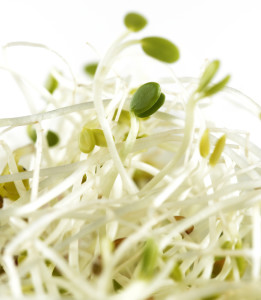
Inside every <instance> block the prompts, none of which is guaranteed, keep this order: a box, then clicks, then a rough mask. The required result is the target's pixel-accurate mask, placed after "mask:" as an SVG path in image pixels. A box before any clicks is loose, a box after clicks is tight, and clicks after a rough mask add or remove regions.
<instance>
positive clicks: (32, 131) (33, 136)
mask: <svg viewBox="0 0 261 300" xmlns="http://www.w3.org/2000/svg"><path fill="white" fill-rule="evenodd" d="M26 132H27V135H28V136H29V138H30V139H31V140H32V141H33V142H34V143H35V142H36V140H37V134H36V130H35V129H34V128H33V125H28V126H27V128H26Z"/></svg>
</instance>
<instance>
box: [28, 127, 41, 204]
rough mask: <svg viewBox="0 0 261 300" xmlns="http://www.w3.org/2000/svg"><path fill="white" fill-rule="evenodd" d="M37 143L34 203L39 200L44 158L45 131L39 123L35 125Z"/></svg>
mask: <svg viewBox="0 0 261 300" xmlns="http://www.w3.org/2000/svg"><path fill="white" fill-rule="evenodd" d="M35 129H36V134H37V141H36V155H35V162H34V171H33V180H32V187H31V188H32V192H31V198H30V201H31V202H33V201H35V200H37V194H38V185H39V177H40V169H41V158H42V147H43V145H42V143H43V138H44V137H43V131H42V128H41V125H40V124H39V123H37V124H36V125H35Z"/></svg>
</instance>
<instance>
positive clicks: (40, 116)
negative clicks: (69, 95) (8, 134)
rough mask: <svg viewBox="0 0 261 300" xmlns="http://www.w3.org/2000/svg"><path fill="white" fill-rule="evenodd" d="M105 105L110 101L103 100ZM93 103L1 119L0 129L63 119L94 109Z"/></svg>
mask: <svg viewBox="0 0 261 300" xmlns="http://www.w3.org/2000/svg"><path fill="white" fill-rule="evenodd" d="M103 101H104V103H105V104H107V103H109V101H110V100H103ZM93 108H94V103H93V102H85V103H80V104H74V105H70V106H66V107H62V108H57V109H55V110H51V111H48V112H44V113H37V114H33V115H29V116H23V117H16V118H3V119H0V127H4V126H23V125H27V124H31V123H36V122H41V121H43V120H48V119H52V118H56V117H61V116H64V115H66V114H70V113H74V112H80V111H82V110H88V109H93Z"/></svg>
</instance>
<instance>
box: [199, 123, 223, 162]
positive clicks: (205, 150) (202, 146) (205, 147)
mask: <svg viewBox="0 0 261 300" xmlns="http://www.w3.org/2000/svg"><path fill="white" fill-rule="evenodd" d="M225 144H226V135H225V134H224V135H222V136H221V137H220V138H219V139H218V140H217V142H216V145H215V147H214V150H213V152H212V154H211V155H210V158H209V164H210V165H211V166H212V167H214V166H215V165H216V164H217V163H218V161H219V159H220V157H221V154H222V152H223V150H224V147H225ZM199 152H200V155H201V156H202V157H204V158H206V157H207V156H208V155H209V152H210V141H209V129H208V128H207V129H206V130H205V131H204V133H203V135H202V137H201V139H200V143H199Z"/></svg>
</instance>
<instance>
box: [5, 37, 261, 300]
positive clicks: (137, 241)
mask: <svg viewBox="0 0 261 300" xmlns="http://www.w3.org/2000/svg"><path fill="white" fill-rule="evenodd" d="M125 37H126V34H125V35H123V36H122V37H121V39H119V40H117V41H116V42H115V44H114V45H112V47H111V48H110V50H109V51H108V53H107V54H106V55H105V58H104V59H102V60H101V62H100V64H99V66H98V69H97V71H96V75H95V77H94V79H93V80H91V79H90V80H89V82H87V83H80V82H79V80H78V79H77V77H76V76H75V75H74V74H73V73H72V72H71V69H70V67H69V66H68V65H67V63H66V61H65V60H63V58H62V57H61V56H60V55H58V54H57V53H55V52H54V51H52V50H50V49H48V48H47V47H46V46H43V45H40V44H32V43H27V42H16V43H10V44H7V45H5V46H4V47H3V49H4V51H5V52H6V53H8V50H9V48H11V47H21V46H27V47H40V48H44V49H46V50H48V51H52V53H54V55H56V56H57V59H62V60H63V61H64V63H65V67H66V68H68V69H69V70H70V72H71V76H65V75H63V74H61V73H60V72H57V71H56V70H54V71H53V72H52V76H53V77H55V78H56V80H57V81H58V82H59V85H58V88H57V89H56V90H55V92H54V93H53V94H51V93H49V92H48V90H46V89H45V87H44V86H39V85H37V84H35V83H33V82H32V81H30V80H28V79H27V78H25V77H24V76H23V75H22V74H20V73H18V72H17V71H16V70H14V69H13V68H11V67H10V66H9V65H8V63H7V62H6V63H4V62H3V63H2V64H1V66H0V68H1V70H3V71H4V72H7V73H10V74H11V75H12V76H13V78H14V79H15V81H16V82H17V84H18V86H19V87H20V88H21V89H22V90H23V91H25V90H26V89H28V87H29V88H30V89H33V90H34V91H37V92H38V93H39V96H40V97H41V98H42V99H44V101H45V102H46V106H45V109H44V110H42V111H40V112H39V111H38V112H35V111H34V108H33V105H32V103H31V101H30V99H29V98H28V105H29V107H30V108H31V109H32V114H31V115H28V116H21V117H17V118H5V119H0V126H1V128H2V131H1V134H0V145H1V147H2V149H3V151H4V152H5V158H4V159H5V163H4V165H6V164H7V165H8V166H9V170H10V174H5V175H2V176H0V183H1V184H3V183H6V182H14V183H15V187H16V189H17V192H18V194H19V197H18V199H17V200H16V201H12V200H10V199H8V198H4V199H3V207H2V208H1V209H0V229H1V238H0V251H1V252H0V253H1V256H0V297H1V299H92V300H102V299H103V300H104V299H107V300H118V299H119V300H120V299H131V300H142V299H154V300H158V299H159V300H160V299H166V300H181V299H190V300H192V299H195V300H197V299H245V298H244V297H247V299H259V298H258V297H259V296H260V295H261V287H260V267H261V260H260V258H261V230H260V229H261V228H260V202H261V193H260V188H261V169H260V167H261V148H260V147H258V146H257V145H255V143H254V142H253V140H252V139H251V132H249V131H248V130H247V129H246V130H244V128H240V129H238V128H236V127H235V128H226V126H225V125H224V126H222V109H223V108H222V106H221V105H219V104H218V103H219V102H220V103H223V104H224V103H225V102H226V101H227V102H229V101H231V103H233V105H235V107H236V111H235V113H234V114H235V115H236V114H237V112H238V111H241V113H242V112H244V111H245V112H246V119H245V120H244V122H246V123H247V122H248V119H247V118H250V114H249V111H251V113H253V114H252V118H256V119H258V116H259V112H260V111H261V109H260V107H259V106H258V104H256V103H255V102H254V101H252V100H251V99H249V98H248V97H246V96H244V95H243V94H240V93H239V92H238V91H236V90H234V89H232V88H228V87H226V88H224V89H223V90H222V92H220V93H219V94H218V95H216V96H215V97H213V99H212V98H206V99H205V100H204V101H202V102H199V103H197V104H196V105H194V106H193V107H191V106H189V105H188V101H189V99H190V97H191V95H192V94H193V92H194V91H195V90H196V88H197V85H198V79H195V78H177V77H175V75H174V73H173V72H171V75H168V76H167V77H166V78H158V79H157V82H158V83H159V84H160V85H161V88H162V91H163V92H164V94H165V95H166V101H165V104H164V105H163V106H162V108H161V109H160V110H159V111H157V112H156V113H155V114H153V115H152V116H151V117H149V118H145V119H135V118H132V119H131V121H130V122H129V123H128V122H125V123H124V122H118V120H119V118H120V114H121V112H122V110H124V111H129V103H130V100H131V97H132V92H131V91H132V89H133V88H135V87H137V86H133V81H132V78H131V77H130V76H128V77H126V76H125V77H124V76H120V75H119V74H118V73H116V72H114V69H113V68H114V62H115V61H116V60H117V57H118V55H121V52H122V50H123V49H121V47H120V46H119V45H121V44H120V43H121V40H122V39H123V38H125ZM130 44H131V43H130ZM123 54H124V51H123ZM151 63H152V64H154V63H155V64H156V62H155V61H154V60H153V59H151ZM171 68H172V67H171ZM167 70H168V71H167ZM166 71H167V74H170V72H169V67H166ZM147 81H148V80H147ZM145 82H146V78H144V81H142V82H140V85H141V84H143V83H145ZM25 87H26V89H25ZM26 96H27V95H26V93H25V99H27V98H26ZM221 99H226V100H225V101H223V102H222V100H221ZM213 105H217V107H218V105H219V109H220V111H218V110H217V113H216V114H217V120H220V122H219V124H218V125H217V124H216V123H215V120H213V119H212V118H211V117H210V118H208V114H207V113H204V112H205V110H206V109H207V110H208V109H209V108H210V109H211V107H212V106H213ZM225 109H226V107H224V110H225ZM232 118H233V117H232ZM88 123H90V124H95V126H96V127H97V128H100V129H102V130H103V132H104V136H105V138H106V141H107V147H99V146H95V148H94V150H93V151H92V152H90V153H88V154H85V153H81V151H80V149H79V144H78V139H79V134H80V131H81V129H82V128H83V126H84V125H85V124H88ZM32 124H33V125H34V128H35V130H36V134H37V141H36V143H35V144H34V143H33V142H32V141H31V140H30V139H29V138H28V137H27V136H26V135H25V138H24V144H22V145H17V147H15V148H14V147H13V148H11V146H10V145H9V144H10V140H9V136H10V133H12V134H13V133H14V132H15V131H16V130H17V129H19V128H21V126H23V127H24V132H26V127H27V126H28V125H32ZM242 127H243V125H242ZM48 128H55V130H56V132H57V134H58V135H59V138H60V143H59V144H58V145H57V146H55V147H53V148H49V147H48V144H47V142H46V138H45V134H46V131H47V129H48ZM206 128H208V129H209V134H210V148H211V150H210V151H212V150H213V148H214V146H215V143H216V141H217V140H218V139H219V138H220V136H221V135H223V134H226V145H225V148H224V150H223V152H222V154H221V157H220V159H219V161H218V163H217V164H216V165H215V166H211V165H210V164H209V162H208V158H204V157H202V156H201V155H200V151H199V147H200V139H201V137H202V134H203V133H204V131H205V129H206ZM186 131H187V132H186ZM12 145H13V144H12ZM18 164H19V165H20V164H21V165H23V166H24V167H25V169H26V170H25V171H24V172H18ZM25 179H29V186H30V188H29V189H26V187H25V185H24V182H25ZM183 217H184V218H183ZM189 228H190V230H188V229H189ZM148 240H154V241H155V243H156V245H157V248H158V253H157V259H156V265H155V272H154V274H153V275H152V276H151V277H150V278H149V279H148V278H146V279H144V278H142V277H140V276H139V272H140V271H139V270H140V268H141V265H140V261H141V259H142V255H143V252H144V247H145V246H144V245H146V241H148ZM116 241H119V245H118V246H117V247H116V246H115V244H116ZM225 245H229V246H227V247H226V246H225ZM220 258H221V259H220ZM217 261H219V262H220V264H221V267H220V269H219V270H218V271H217V270H215V268H216V269H217V268H218V265H217V263H216V262H217ZM95 267H98V271H97V270H96V269H95ZM115 283H116V285H117V286H118V289H117V288H115ZM258 295H259V296H258ZM207 297H209V298H207ZM240 297H241V298H240Z"/></svg>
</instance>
